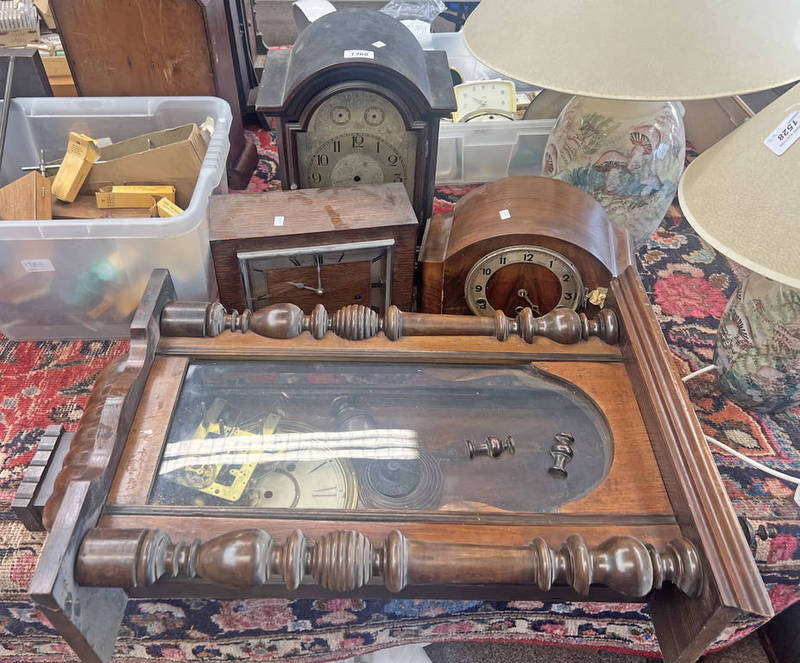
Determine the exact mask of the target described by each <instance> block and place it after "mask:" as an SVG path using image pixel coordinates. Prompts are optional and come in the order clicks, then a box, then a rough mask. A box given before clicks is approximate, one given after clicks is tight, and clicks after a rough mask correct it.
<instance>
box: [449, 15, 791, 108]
mask: <svg viewBox="0 0 800 663" xmlns="http://www.w3.org/2000/svg"><path fill="white" fill-rule="evenodd" d="M464 38H465V41H466V44H467V47H468V48H469V50H470V51H472V53H473V55H475V57H477V58H478V59H479V60H481V61H482V62H483V63H484V64H486V65H487V66H489V67H491V68H492V69H495V70H497V71H498V72H500V73H502V74H504V75H506V76H510V77H512V78H516V79H519V80H522V81H525V82H527V83H532V84H535V85H539V86H541V87H543V88H547V89H550V90H557V91H559V92H567V93H569V94H576V95H582V96H588V97H602V98H606V99H626V100H652V101H655V100H665V101H666V100H678V99H708V98H713V97H723V96H730V95H733V94H744V93H746V92H754V91H757V90H764V89H766V88H770V87H775V86H777V85H782V84H784V83H789V82H792V81H795V80H797V79H798V78H800V1H799V0H482V1H481V3H480V4H479V5H478V7H477V8H476V9H475V11H474V12H472V14H471V15H470V17H469V19H468V20H467V22H466V25H465V26H464Z"/></svg>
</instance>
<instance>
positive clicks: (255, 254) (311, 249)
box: [236, 238, 395, 312]
mask: <svg viewBox="0 0 800 663" xmlns="http://www.w3.org/2000/svg"><path fill="white" fill-rule="evenodd" d="M394 248H395V241H394V239H393V238H386V239H377V240H372V241H366V242H340V243H337V244H319V245H315V246H298V247H291V248H285V249H265V250H262V251H238V252H237V253H236V259H237V262H238V265H239V275H240V276H241V279H242V288H243V290H244V300H245V304H246V306H247V308H249V309H251V310H255V308H258V306H255V304H256V301H258V302H259V306H261V305H264V303H263V302H262V301H261V300H260V299H259V300H255V299H254V297H253V289H252V287H251V283H250V276H249V269H248V267H249V265H250V264H251V262H252V261H255V260H265V259H266V260H269V259H273V260H278V259H281V258H286V259H287V260H290V259H289V256H297V255H307V254H327V253H331V254H335V253H340V252H344V253H348V254H349V255H348V256H347V257H348V258H350V259H349V260H347V259H342V260H340V261H337V264H338V263H350V262H362V261H364V260H371V261H372V264H373V265H374V264H375V263H376V258H375V254H374V253H373V254H372V255H373V257H371V258H364V257H356V256H355V255H354V254H355V253H357V252H365V251H367V252H368V251H370V250H372V249H374V250H375V251H377V253H378V258H381V257H384V256H385V258H384V260H383V274H382V275H381V278H382V280H383V284H384V286H383V298H382V299H383V304H382V306H378V307H377V308H375V306H376V305H375V304H374V303H373V301H372V298H371V297H370V302H369V305H370V306H371V307H373V310H377V311H378V312H383V311H385V310H386V309H388V308H389V306H391V303H392V269H393V267H394V265H393V257H394ZM292 266H293V265H292V264H289V265H282V267H284V268H291V267H292ZM294 266H297V265H294ZM279 268H280V266H276V267H273V268H272V269H279ZM323 285H324V284H323ZM370 293H371V288H370ZM267 294H269V293H268V292H267ZM320 301H322V300H320ZM267 303H273V302H269V300H267Z"/></svg>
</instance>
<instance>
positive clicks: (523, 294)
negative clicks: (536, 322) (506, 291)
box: [517, 288, 542, 315]
mask: <svg viewBox="0 0 800 663" xmlns="http://www.w3.org/2000/svg"><path fill="white" fill-rule="evenodd" d="M517 295H518V296H520V297H522V299H524V300H525V301H526V302H528V306H530V307H531V309H532V310H533V312H534V313H535V314H536V315H541V314H542V312H541V311H540V310H539V307H538V306H536V304H534V303H533V302H532V301H531V300H530V299H528V291H527V290H525V288H520V289H519V290H517Z"/></svg>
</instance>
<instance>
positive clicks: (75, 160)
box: [53, 131, 98, 203]
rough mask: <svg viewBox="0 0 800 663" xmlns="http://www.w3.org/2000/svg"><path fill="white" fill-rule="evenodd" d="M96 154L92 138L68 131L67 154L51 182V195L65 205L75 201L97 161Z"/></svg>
mask: <svg viewBox="0 0 800 663" xmlns="http://www.w3.org/2000/svg"><path fill="white" fill-rule="evenodd" d="M97 154H98V152H97V142H96V141H95V140H94V138H91V137H90V136H87V135H86V134H79V133H75V132H74V131H70V132H69V142H68V143H67V153H66V154H65V155H64V158H63V159H62V161H61V166H59V168H58V172H57V173H56V177H55V179H54V180H53V195H54V196H55V197H56V198H58V199H59V200H63V201H64V202H67V203H71V202H72V201H73V200H75V197H76V196H77V195H78V191H80V190H81V186H83V181H84V180H85V179H86V176H87V175H88V174H89V171H90V170H91V168H92V164H93V163H94V162H95V161H97Z"/></svg>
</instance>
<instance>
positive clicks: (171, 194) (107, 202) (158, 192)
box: [94, 185, 175, 209]
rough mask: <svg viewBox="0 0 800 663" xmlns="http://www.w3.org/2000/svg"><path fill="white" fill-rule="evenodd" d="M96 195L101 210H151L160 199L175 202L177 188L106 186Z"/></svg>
mask: <svg viewBox="0 0 800 663" xmlns="http://www.w3.org/2000/svg"><path fill="white" fill-rule="evenodd" d="M94 195H95V199H96V200H97V206H98V207H99V208H100V209H110V208H114V207H142V208H147V209H150V208H151V207H152V206H153V205H155V204H156V200H158V199H159V198H167V199H168V200H169V201H170V202H172V203H174V202H175V187H174V186H172V185H170V186H104V187H102V188H101V189H100V191H98V192H97V193H96V194H94Z"/></svg>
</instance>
